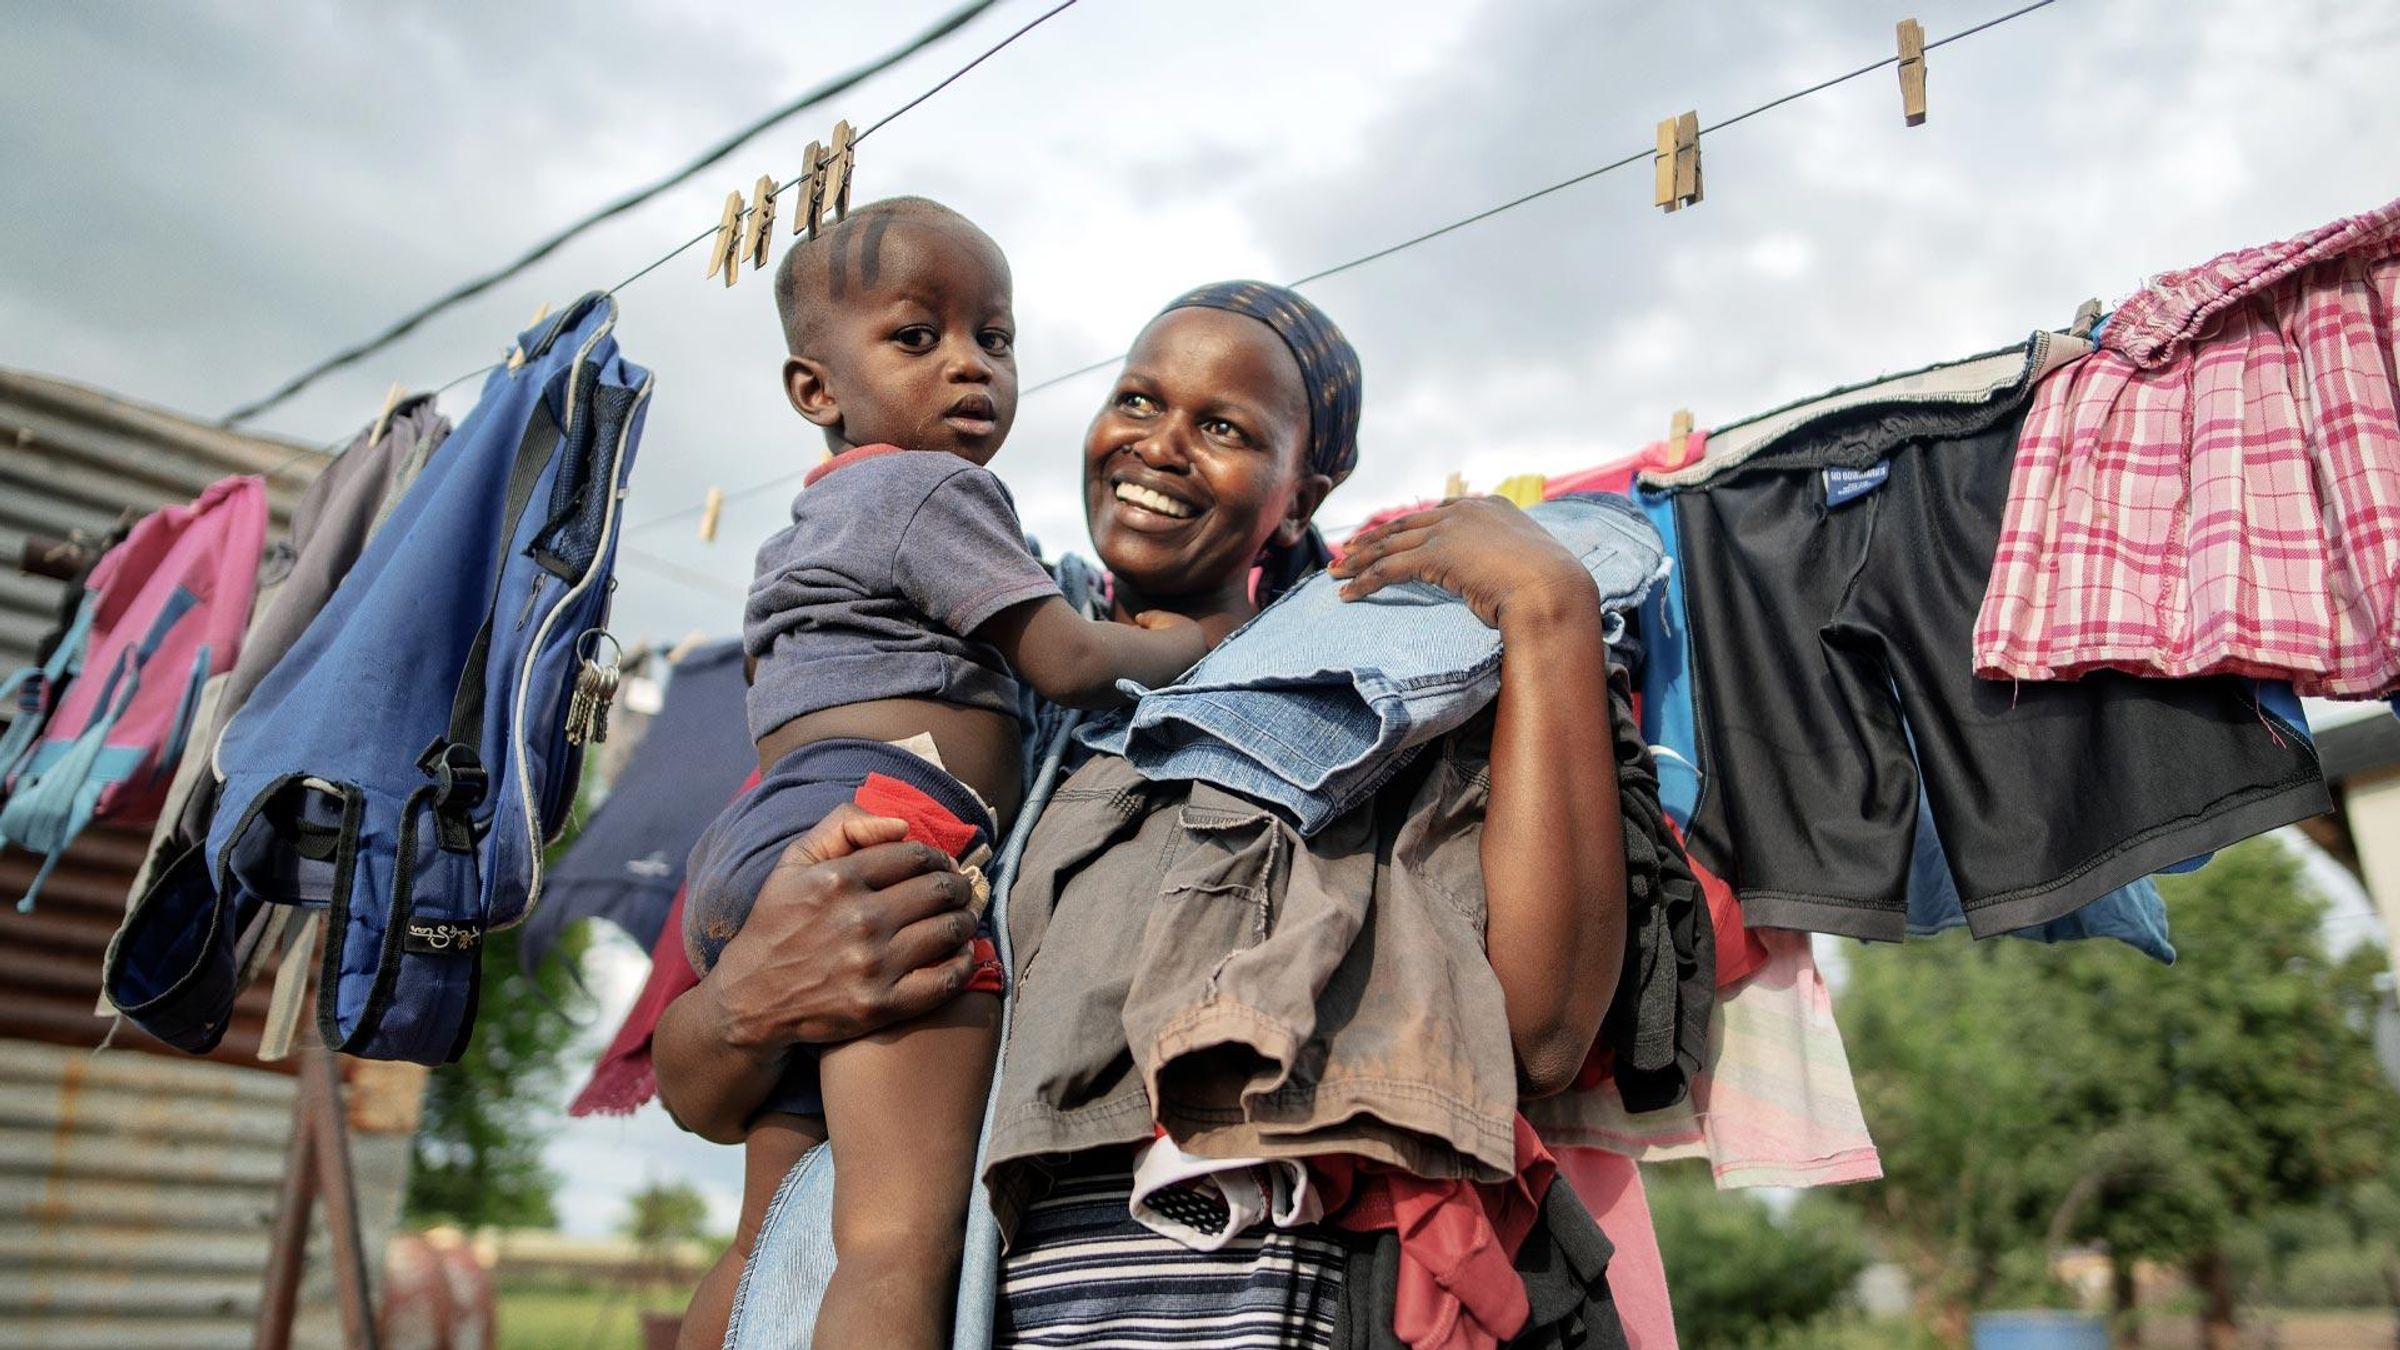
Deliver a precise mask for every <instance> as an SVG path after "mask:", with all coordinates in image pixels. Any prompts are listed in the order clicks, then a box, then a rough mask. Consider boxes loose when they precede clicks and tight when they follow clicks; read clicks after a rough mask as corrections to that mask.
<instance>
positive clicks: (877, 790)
mask: <svg viewBox="0 0 2400 1350" xmlns="http://www.w3.org/2000/svg"><path fill="white" fill-rule="evenodd" d="M852 453H854V454H855V453H860V452H857V451H853V452H852ZM850 800H852V801H854V802H856V803H858V804H859V805H860V806H863V807H865V808H866V809H867V810H869V811H872V812H874V813H875V814H876V815H879V816H890V817H892V818H893V819H895V820H904V821H907V822H908V838H909V839H911V840H913V841H915V842H916V843H920V844H931V845H933V846H934V847H935V848H938V849H940V850H941V851H942V852H944V853H947V854H949V855H950V856H951V857H953V858H956V857H958V856H960V855H961V854H962V853H964V852H965V851H966V849H967V846H968V845H970V844H972V843H974V842H975V827H974V826H972V825H969V824H968V823H967V822H965V821H963V820H960V819H959V818H958V817H957V816H954V815H952V814H951V813H950V808H949V807H946V806H944V805H942V804H941V803H940V802H937V801H935V800H934V799H933V798H932V797H930V796H928V795H926V793H925V792H924V790H923V789H921V788H918V787H915V786H912V785H910V784H908V783H903V782H901V781H900V780H899V779H897V778H893V777H890V776H889V775H886V774H880V773H870V774H868V775H867V781H866V782H864V783H861V784H859V788H858V791H857V792H856V793H853V794H852V795H851V798H850ZM974 945H975V973H974V974H972V975H969V976H968V977H967V992H968V993H970V994H997V993H999V992H1000V991H1001V990H1003V989H1005V988H1007V987H1008V979H1007V976H1006V974H1005V973H1004V972H1003V971H1002V970H1001V969H1000V948H999V947H998V946H997V945H995V944H994V943H993V941H992V940H991V939H990V938H987V937H983V936H981V935H978V936H977V937H976V938H975V944H974Z"/></svg>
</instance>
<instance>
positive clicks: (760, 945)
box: [704, 804, 975, 1052]
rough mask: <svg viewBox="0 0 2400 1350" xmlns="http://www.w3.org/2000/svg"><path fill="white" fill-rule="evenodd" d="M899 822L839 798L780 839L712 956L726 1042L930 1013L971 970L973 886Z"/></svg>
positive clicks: (776, 1044)
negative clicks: (809, 825) (742, 915)
mask: <svg viewBox="0 0 2400 1350" xmlns="http://www.w3.org/2000/svg"><path fill="white" fill-rule="evenodd" d="M907 834H908V825H907V822H905V821H899V820H892V819H889V818H887V817H882V816H872V815H869V814H867V813H866V812H865V811H863V810H861V809H860V808H858V807H856V806H851V805H848V804H844V805H842V806H839V807H836V808H835V809H834V810H833V812H832V813H831V814H829V815H827V816H826V817H825V819H824V820H822V821H820V822H819V823H818V824H817V827H816V828H815V829H813V830H810V831H809V832H808V833H807V834H805V835H803V836H801V837H800V838H798V839H795V840H793V841H792V842H791V844H790V845H788V846H787V847H785V849H784V851H783V857H782V858H781V859H780V860H779V861H778V862H777V863H776V864H775V870H774V871H773V872H772V873H770V874H769V875H768V877H767V880H766V883H765V884H764V885H762V886H760V887H759V891H758V900H757V902H756V903H755V904H753V905H752V906H751V910H750V917H749V919H748V920H747V921H745V922H744V923H743V925H742V931H741V932H739V933H736V934H734V936H733V937H732V938H731V939H730V940H728V941H727V942H726V944H725V950H724V951H723V953H721V954H720V955H719V956H718V957H717V965H716V969H715V970H713V971H711V972H710V974H709V977H708V980H707V981H706V983H705V985H704V987H706V988H711V989H713V990H714V991H715V1001H716V1003H717V1004H718V1006H719V1008H720V1009H721V1010H722V1013H723V1020H722V1025H723V1027H724V1029H725V1033H726V1042H727V1043H728V1044H730V1045H733V1046H735V1047H738V1048H742V1049H747V1050H766V1051H770V1052H780V1051H782V1050H784V1049H786V1048H788V1047H790V1046H793V1045H801V1044H824V1043H828V1042H833V1041H848V1040H855V1039H857V1038H858V1037H860V1036H864V1035H866V1034H868V1033H869V1032H873V1031H881V1030H882V1029H883V1028H885V1027H887V1026H890V1025H891V1024H892V1023H894V1022H904V1021H907V1020H908V1019H910V1018H912V1017H916V1016H918V1015H919V1014H921V1013H926V1012H930V1011H932V1010H933V1009H935V1008H937V1007H939V1006H941V1004H942V1003H943V1002H945V1001H947V1000H948V999H950V998H951V997H953V996H954V995H956V994H957V993H958V992H959V991H960V990H962V989H965V988H966V987H967V978H968V976H969V975H971V974H972V973H973V971H974V964H975V960H974V954H973V952H972V951H971V950H970V947H969V943H970V941H971V939H973V938H974V936H975V915H974V912H973V910H972V908H971V905H972V904H973V901H974V893H973V890H972V888H971V887H970V886H969V884H968V882H967V879H966V878H965V877H964V876H962V875H960V874H959V872H958V869H957V867H956V866H955V865H954V864H953V863H952V861H951V859H950V858H949V856H948V855H946V854H944V853H943V852H942V851H941V850H940V849H937V848H934V847H932V846H931V845H928V844H911V843H904V842H901V841H902V840H903V839H905V838H906V836H907Z"/></svg>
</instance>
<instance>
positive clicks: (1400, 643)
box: [1083, 496, 1667, 835]
mask: <svg viewBox="0 0 2400 1350" xmlns="http://www.w3.org/2000/svg"><path fill="white" fill-rule="evenodd" d="M1526 514H1527V515H1529V516H1531V517H1532V518H1533V519H1535V520H1536V521H1539V522H1540V523H1541V525H1542V527H1543V528H1544V529H1546V530H1548V531H1549V532H1550V533H1551V535H1552V536H1553V537H1555V538H1556V539H1557V540H1558V541H1559V542H1560V543H1561V544H1564V545H1565V546H1566V548H1567V550H1568V551H1569V552H1571V553H1573V554H1574V555H1575V557H1576V558H1577V560H1578V561H1580V562H1581V563H1582V564H1583V566H1584V568H1585V569H1586V570H1587V571H1589V572H1590V573H1591V575H1592V580H1593V581H1594V582H1596V583H1597V584H1598V586H1599V588H1600V603H1601V606H1602V608H1603V609H1604V610H1606V611H1607V612H1608V615H1609V619H1608V636H1609V638H1610V639H1611V640H1612V641H1614V640H1616V639H1617V638H1618V637H1619V636H1620V635H1621V634H1622V633H1623V630H1624V613H1625V611H1627V610H1630V609H1632V608H1634V607H1635V606H1637V605H1639V604H1640V603H1641V602H1642V599H1643V597H1644V596H1646V595H1648V594H1649V592H1650V590H1651V588H1652V587H1653V586H1654V585H1655V584H1656V583H1657V582H1658V581H1659V579H1660V578H1661V577H1663V576H1665V574H1666V569H1667V563H1666V557H1665V553H1664V551H1663V549H1662V547H1661V545H1660V542H1659V537H1658V531H1657V529H1656V528H1655V527H1653V526H1652V525H1651V524H1650V522H1649V521H1648V520H1647V519H1646V518H1645V517H1644V516H1643V515H1642V513H1641V511H1640V510H1639V509H1638V508H1636V507H1635V506H1634V505H1633V504H1632V503H1631V502H1628V501H1626V500H1625V499H1624V498H1622V497H1614V496H1589V497H1583V496H1577V497H1562V498H1559V499H1558V500H1556V501H1550V502H1544V503H1541V504H1540V505H1538V506H1534V507H1531V508H1529V509H1528V510H1527V511H1526ZM1120 687H1121V688H1123V689H1125V691H1126V692H1127V693H1129V694H1133V695H1136V696H1137V697H1138V698H1139V700H1140V701H1139V702H1138V703H1137V704H1136V705H1135V706H1134V708H1133V710H1132V712H1131V714H1130V716H1128V715H1124V714H1118V715H1114V716H1111V717H1109V718H1106V719H1096V720H1094V721H1093V722H1092V723H1091V724H1090V725H1089V726H1087V728H1086V730H1085V731H1084V733H1083V739H1084V742H1085V743H1086V744H1087V745H1089V746H1091V747H1092V748H1093V749H1095V750H1101V751H1105V752H1107V753H1109V754H1114V755H1122V756H1124V757H1125V759H1126V760H1127V761H1129V762H1130V763H1131V764H1132V765H1133V766H1134V767H1135V768H1136V769H1138V770H1140V771H1141V772H1142V774H1143V775H1144V776H1146V777H1149V778H1153V779H1190V780H1194V781H1198V782H1205V783H1212V784H1215V785H1216V786H1218V787H1221V788H1225V789H1227V790H1229V791H1232V792H1237V793H1240V794H1241V795H1243V796H1245V797H1249V798H1252V799H1254V800H1257V801H1261V802H1265V803H1267V804H1268V805H1270V806H1273V807H1275V808H1277V809H1278V810H1280V811H1282V812H1283V813H1284V814H1285V815H1286V816H1288V817H1289V818H1290V819H1291V820H1292V821H1293V822H1294V823H1296V824H1297V825H1298V826H1299V828H1300V833H1301V834H1303V835H1314V834H1315V833H1317V832H1318V831H1319V830H1321V829H1323V828H1325V826H1327V825H1328V824H1331V823H1332V822H1333V821H1335V820H1337V819H1339V818H1340V817H1341V816H1343V815H1344V814H1346V813H1348V812H1349V811H1350V809H1351V808H1353V807H1355V806H1357V805H1358V804H1359V803H1361V802H1363V801H1365V800H1366V799H1367V798H1369V797H1371V796H1373V795H1374V794H1375V791H1376V789H1377V788H1379V787H1381V786H1382V785H1383V784H1384V782H1385V781H1386V780H1387V779H1389V778H1390V777H1391V776H1392V775H1393V774H1394V773H1397V772H1398V771H1399V770H1400V768H1401V767H1402V766H1403V765H1405V764H1406V763H1407V762H1408V760H1409V758H1410V757H1411V756H1412V755H1413V754H1414V753H1415V751H1416V750H1417V749H1418V747H1420V746H1422V745H1424V744H1425V743H1426V742H1428V741H1431V740H1432V739H1434V738H1435V737H1437V736H1440V735H1442V734H1444V733H1446V732H1449V731H1452V730H1455V729H1456V728H1458V727H1459V726H1461V725H1463V724H1464V723H1465V722H1466V720H1467V719H1468V718H1470V717H1472V716H1474V715H1475V713H1477V712H1478V711H1480V710H1481V709H1482V708H1483V707H1484V706H1485V705H1487V704H1489V703H1490V702H1491V701H1492V699H1493V697H1494V696H1495V695H1497V694H1498V693H1499V692H1500V635H1499V634H1498V633H1496V632H1494V631H1493V630H1492V629H1491V628H1490V627H1488V626H1486V625H1485V624H1484V622H1483V620H1481V619H1479V618H1477V617H1475V613H1474V611H1473V610H1471V609H1469V608H1468V607H1467V606H1466V604H1465V602H1463V601H1461V600H1460V599H1459V598H1458V597H1457V596H1455V595H1453V594H1451V593H1450V592H1448V591H1445V590H1443V589H1441V588H1440V587H1438V586H1434V585H1432V584H1430V583H1427V582H1421V581H1412V582H1404V583H1402V584H1400V585H1396V586H1389V587H1386V588H1384V589H1383V590H1381V591H1378V592H1376V593H1375V594H1374V595H1371V596H1369V597H1367V598H1366V599H1364V600H1359V601H1346V600H1344V599H1342V598H1341V588H1340V583H1338V582H1337V581H1335V580H1334V578H1332V577H1331V576H1327V575H1324V574H1319V575H1318V576H1315V577H1312V578H1310V579H1309V580H1307V581H1305V582H1303V583H1301V584H1300V585H1299V586H1296V587H1294V588H1293V589H1292V590H1290V591H1289V592H1287V593H1285V594H1284V595H1283V596H1282V597H1281V598H1279V599H1277V600H1276V601H1275V603H1273V604H1271V605H1269V606H1267V608H1266V609H1265V610H1263V611H1261V612H1260V613H1259V615H1258V616H1257V617H1256V618H1253V619H1252V620H1250V622H1248V623H1246V624H1244V625H1242V627H1241V628H1240V629H1239V630H1237V631H1236V632H1235V633H1234V635H1233V636H1232V637H1230V638H1227V639H1226V640H1225V642H1224V643H1222V644H1221V645H1219V646H1218V647H1217V649H1216V650H1214V651H1212V652H1210V653H1209V654H1208V655H1207V656H1205V657H1203V658H1202V659H1201V661H1200V664H1198V665H1196V666H1194V667H1192V669H1191V671H1190V672H1189V673H1188V674H1186V675H1185V676H1184V678H1183V679H1182V680H1181V681H1179V682H1177V683H1175V684H1172V685H1168V686H1166V687H1164V688H1161V689H1152V690H1145V689H1143V688H1142V687H1141V686H1139V685H1136V684H1132V683H1127V684H1125V685H1122V686H1120Z"/></svg>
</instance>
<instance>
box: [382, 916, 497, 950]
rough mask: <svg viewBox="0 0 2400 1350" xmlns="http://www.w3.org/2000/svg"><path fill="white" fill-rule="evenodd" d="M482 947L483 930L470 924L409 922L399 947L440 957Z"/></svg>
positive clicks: (412, 920)
mask: <svg viewBox="0 0 2400 1350" xmlns="http://www.w3.org/2000/svg"><path fill="white" fill-rule="evenodd" d="M482 945H483V929H482V928H481V927H480V926H479V925H476V924H471V923H419V922H417V921H416V920H414V919H411V920H409V923H408V936H407V938H405V939H404V940H403V941H402V943H401V946H402V948H403V949H404V950H406V951H412V952H417V953H420V954H429V955H441V954H444V953H447V952H471V951H473V950H475V949H476V948H477V947H480V946H482Z"/></svg>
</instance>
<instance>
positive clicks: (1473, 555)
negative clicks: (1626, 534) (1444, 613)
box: [1332, 497, 1600, 628]
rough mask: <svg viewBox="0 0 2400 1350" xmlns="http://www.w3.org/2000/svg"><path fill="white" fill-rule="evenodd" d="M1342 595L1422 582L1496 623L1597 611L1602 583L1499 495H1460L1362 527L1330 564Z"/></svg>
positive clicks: (1361, 596)
mask: <svg viewBox="0 0 2400 1350" xmlns="http://www.w3.org/2000/svg"><path fill="white" fill-rule="evenodd" d="M1332 571H1333V575H1334V576H1336V577H1338V578H1340V579H1341V580H1342V581H1343V582H1344V583H1345V584H1344V585H1343V586H1342V598H1343V599H1344V600H1359V599H1364V598H1365V597H1367V596H1370V595H1373V594H1374V593H1375V592H1377V591H1379V590H1382V589H1383V588H1384V587H1386V586H1389V585H1392V584H1394V583H1395V582H1402V581H1425V582H1431V583H1432V584H1433V585H1436V586H1439V587H1441V588H1442V589H1443V590H1445V591H1449V592H1450V593H1451V594H1453V595H1456V596H1457V597H1458V598H1459V599H1461V600H1463V601H1465V602H1466V605H1467V608H1469V609H1470V610H1473V611H1474V613H1475V617H1476V618H1479V619H1481V620H1483V621H1484V622H1485V623H1486V624H1489V625H1490V626H1491V627H1493V628H1505V627H1507V626H1509V625H1510V624H1511V623H1517V622H1520V621H1546V620H1549V619H1553V618H1556V617H1558V616H1560V615H1562V614H1567V613H1572V612H1583V613H1591V612H1596V611H1597V610H1598V608H1599V604H1600V597H1599V592H1598V588H1597V587H1595V586H1594V585H1593V584H1592V578H1591V574H1590V573H1588V572H1586V571H1584V570H1583V566H1582V564H1580V563H1578V562H1577V561H1576V560H1575V555H1574V554H1572V553H1569V552H1568V551H1567V550H1566V548H1565V546H1564V545H1562V544H1560V543H1559V542H1558V540H1556V539H1554V538H1552V537H1551V535H1550V532H1549V531H1548V530H1545V529H1543V528H1542V527H1541V526H1540V525H1539V524H1537V523H1535V521H1534V520H1533V518H1532V517H1530V516H1528V515H1526V514H1525V513H1524V512H1522V511H1520V510H1518V509H1517V508H1516V507H1515V506H1514V505H1513V504H1511V503H1510V502H1509V501H1508V500H1507V499H1506V498H1502V497H1460V498H1457V499H1455V500H1452V501H1447V502H1444V503H1442V504H1441V505H1439V506H1435V507H1429V508H1427V509H1425V510H1423V511H1413V512H1411V513H1409V514H1408V515H1405V516H1401V517H1400V518H1398V519H1397V520H1388V521H1385V522H1384V523H1383V524H1381V525H1377V526H1375V527H1373V528H1371V529H1368V530H1366V531H1364V532H1362V533H1361V534H1360V535H1359V536H1358V537H1357V538H1356V539H1353V540H1351V541H1350V545H1349V548H1348V549H1347V550H1346V551H1345V552H1344V553H1343V554H1342V556H1341V558H1340V560H1339V561H1337V562H1335V563H1334V565H1333V568H1332Z"/></svg>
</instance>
